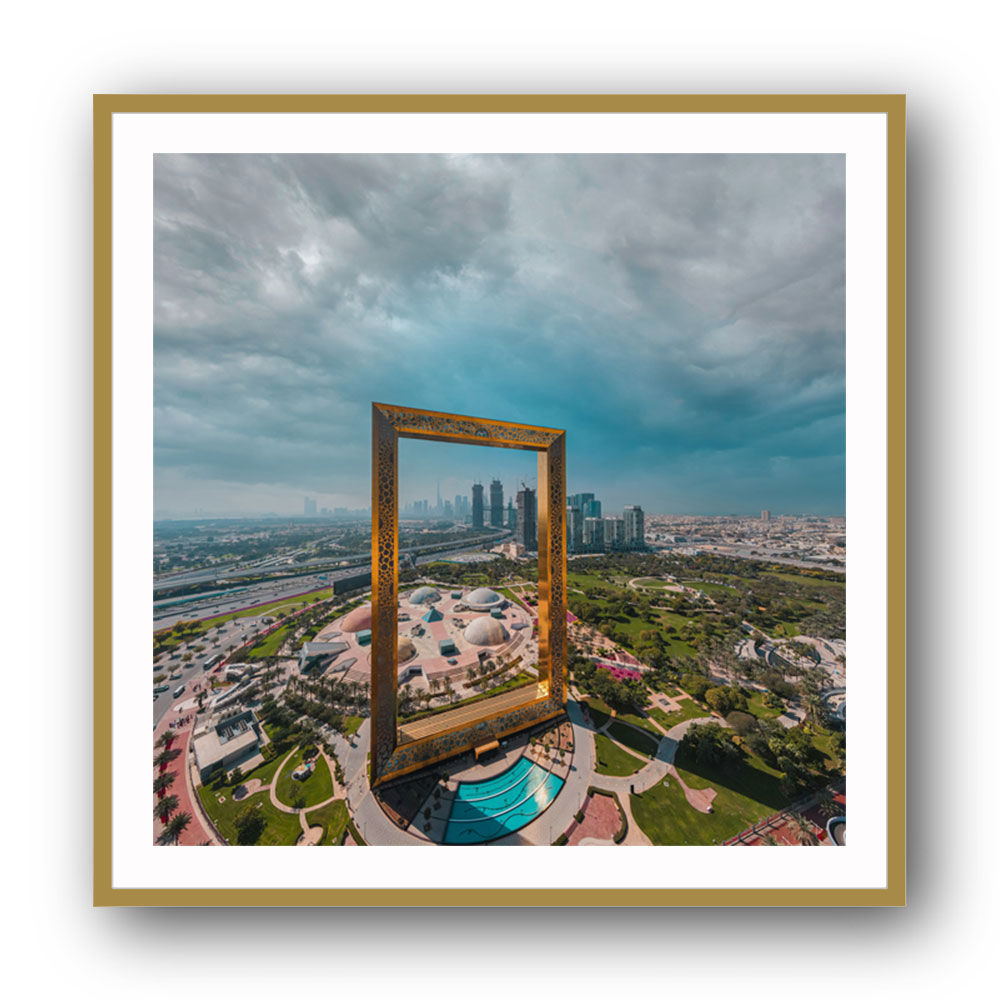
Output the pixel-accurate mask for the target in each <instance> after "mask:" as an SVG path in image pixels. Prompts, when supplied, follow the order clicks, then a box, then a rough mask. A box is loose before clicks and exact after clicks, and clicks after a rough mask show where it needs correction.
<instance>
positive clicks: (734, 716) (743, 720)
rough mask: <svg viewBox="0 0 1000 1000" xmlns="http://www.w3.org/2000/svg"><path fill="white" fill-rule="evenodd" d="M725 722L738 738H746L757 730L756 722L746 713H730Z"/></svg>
mask: <svg viewBox="0 0 1000 1000" xmlns="http://www.w3.org/2000/svg"><path fill="white" fill-rule="evenodd" d="M726 722H727V723H728V725H729V727H730V728H731V729H733V730H734V731H735V732H737V733H739V735H740V736H746V735H747V734H748V733H751V732H753V731H754V730H755V729H756V728H757V720H756V719H755V718H754V717H753V716H752V715H748V714H747V713H746V712H730V713H729V715H727V716H726Z"/></svg>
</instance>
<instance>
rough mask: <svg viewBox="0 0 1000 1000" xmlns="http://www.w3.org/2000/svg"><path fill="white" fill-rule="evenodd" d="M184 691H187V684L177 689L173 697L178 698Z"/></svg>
mask: <svg viewBox="0 0 1000 1000" xmlns="http://www.w3.org/2000/svg"><path fill="white" fill-rule="evenodd" d="M186 689H187V684H182V685H181V686H180V687H179V688H177V690H176V691H174V697H175V698H179V697H180V696H181V695H182V694H184V692H185V690H186Z"/></svg>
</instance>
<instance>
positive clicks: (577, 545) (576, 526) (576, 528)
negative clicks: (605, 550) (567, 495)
mask: <svg viewBox="0 0 1000 1000" xmlns="http://www.w3.org/2000/svg"><path fill="white" fill-rule="evenodd" d="M566 550H567V551H568V552H580V551H582V550H583V515H581V513H580V508H579V507H575V506H567V507H566Z"/></svg>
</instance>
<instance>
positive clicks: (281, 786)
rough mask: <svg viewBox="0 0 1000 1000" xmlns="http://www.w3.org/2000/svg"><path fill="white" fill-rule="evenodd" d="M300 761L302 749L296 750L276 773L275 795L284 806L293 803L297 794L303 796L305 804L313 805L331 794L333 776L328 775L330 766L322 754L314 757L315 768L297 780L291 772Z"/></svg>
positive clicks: (307, 805)
mask: <svg viewBox="0 0 1000 1000" xmlns="http://www.w3.org/2000/svg"><path fill="white" fill-rule="evenodd" d="M301 763H302V750H301V749H299V750H296V751H295V752H294V754H293V755H292V758H291V760H289V761H288V763H287V764H285V766H284V767H283V768H282V769H281V774H279V775H278V787H277V790H276V791H277V795H278V800H279V801H280V802H283V803H284V804H285V805H286V806H291V805H294V804H295V798H296V796H297V795H302V796H303V797H304V798H305V806H306V808H309V806H314V805H316V804H317V803H319V802H325V801H326V800H327V799H328V798H330V796H332V795H333V778H331V777H330V768H329V767H328V766H327V763H326V761H325V760H324V759H323V755H322V754H320V756H318V757H317V758H316V770H315V771H314V772H313V773H312V775H310V777H308V778H306V780H305V781H297V780H296V779H295V778H293V777H292V772H293V771H294V770H295V769H296V768H297V767H298V766H299V764H301Z"/></svg>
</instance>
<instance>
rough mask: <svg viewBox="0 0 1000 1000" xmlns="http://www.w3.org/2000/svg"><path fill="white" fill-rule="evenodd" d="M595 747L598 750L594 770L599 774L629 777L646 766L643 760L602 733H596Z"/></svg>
mask: <svg viewBox="0 0 1000 1000" xmlns="http://www.w3.org/2000/svg"><path fill="white" fill-rule="evenodd" d="M594 748H595V750H596V752H597V763H596V765H595V767H594V770H595V771H596V772H597V773H598V774H608V775H616V776H618V777H627V776H628V775H630V774H635V773H636V771H639V770H641V769H642V768H643V767H644V766H645V764H644V762H643V761H641V760H637V759H636V758H635V757H633V756H632V755H631V754H630V753H627V752H626V751H625V750H622V748H621V747H619V746H616V745H615V744H614V742H612V741H611V740H609V739H608V738H607V737H606V736H604V735H603V734H602V733H597V734H595V736H594Z"/></svg>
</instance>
